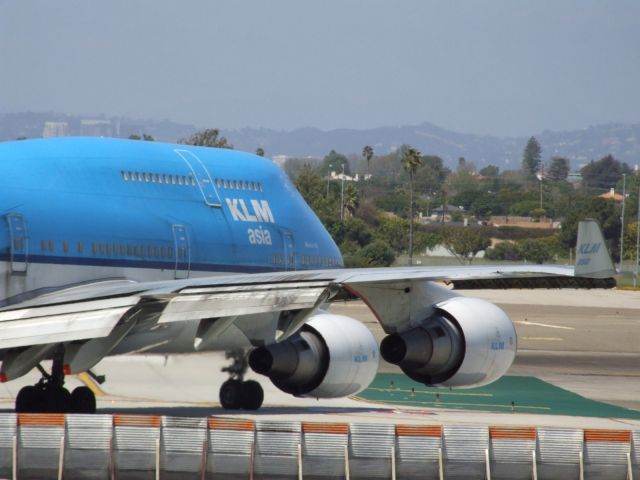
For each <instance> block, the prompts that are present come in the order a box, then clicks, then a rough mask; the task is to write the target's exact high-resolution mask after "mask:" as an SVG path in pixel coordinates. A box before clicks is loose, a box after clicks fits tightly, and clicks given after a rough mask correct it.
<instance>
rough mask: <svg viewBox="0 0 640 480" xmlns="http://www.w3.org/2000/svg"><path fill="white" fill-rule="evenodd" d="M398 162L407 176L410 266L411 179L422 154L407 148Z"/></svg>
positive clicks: (411, 241) (410, 260)
mask: <svg viewBox="0 0 640 480" xmlns="http://www.w3.org/2000/svg"><path fill="white" fill-rule="evenodd" d="M400 162H401V163H402V167H403V168H404V169H405V171H406V172H407V173H408V174H409V265H411V264H413V179H414V177H415V175H416V172H417V171H418V168H419V167H420V166H421V165H422V154H421V153H420V152H419V151H418V150H416V149H415V148H413V147H409V146H408V147H406V148H405V149H404V150H403V152H402V157H401V158H400Z"/></svg>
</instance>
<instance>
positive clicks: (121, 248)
mask: <svg viewBox="0 0 640 480" xmlns="http://www.w3.org/2000/svg"><path fill="white" fill-rule="evenodd" d="M120 256H121V257H124V243H121V244H120Z"/></svg>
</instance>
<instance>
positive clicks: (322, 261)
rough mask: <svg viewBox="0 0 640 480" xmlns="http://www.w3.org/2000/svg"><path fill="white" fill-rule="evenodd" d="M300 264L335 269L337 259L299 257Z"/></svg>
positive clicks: (319, 256)
mask: <svg viewBox="0 0 640 480" xmlns="http://www.w3.org/2000/svg"><path fill="white" fill-rule="evenodd" d="M300 264H302V265H318V266H322V267H335V266H337V265H338V259H337V258H336V257H325V256H323V255H300Z"/></svg>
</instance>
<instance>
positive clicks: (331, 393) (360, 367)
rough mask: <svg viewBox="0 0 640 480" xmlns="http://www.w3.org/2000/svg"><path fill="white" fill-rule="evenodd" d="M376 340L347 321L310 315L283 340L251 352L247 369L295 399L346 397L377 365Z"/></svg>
mask: <svg viewBox="0 0 640 480" xmlns="http://www.w3.org/2000/svg"><path fill="white" fill-rule="evenodd" d="M379 357H380V355H379V350H378V344H377V342H376V339H375V337H374V336H373V334H372V333H371V332H370V331H369V329H368V328H367V327H365V326H364V325H363V324H362V323H360V322H358V321H357V320H354V319H353V318H350V317H345V316H342V315H333V314H329V313H321V314H318V315H314V316H313V317H311V318H310V320H309V321H308V322H307V323H305V324H304V326H303V327H302V328H301V329H300V330H299V331H298V332H296V333H295V334H294V335H292V336H291V337H289V338H288V339H287V340H285V341H283V342H280V343H274V344H272V345H269V346H265V347H259V348H256V349H255V350H253V351H252V352H251V354H250V355H249V365H250V366H251V368H252V369H253V370H254V371H255V372H257V373H260V374H262V375H266V376H268V377H269V379H271V381H272V382H273V384H274V385H275V386H276V387H278V388H279V389H280V390H282V391H283V392H286V393H290V394H292V395H295V396H298V397H316V398H336V397H346V396H348V395H353V394H354V393H357V392H360V391H361V390H364V389H365V388H367V386H368V385H369V384H370V383H371V382H372V381H373V378H374V377H375V375H376V372H377V370H378V363H379V361H380V358H379Z"/></svg>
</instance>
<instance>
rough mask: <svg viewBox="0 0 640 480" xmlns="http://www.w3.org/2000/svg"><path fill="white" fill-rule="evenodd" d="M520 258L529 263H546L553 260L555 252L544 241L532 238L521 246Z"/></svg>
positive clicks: (524, 241)
mask: <svg viewBox="0 0 640 480" xmlns="http://www.w3.org/2000/svg"><path fill="white" fill-rule="evenodd" d="M520 256H521V257H522V258H523V259H525V260H526V261H528V262H532V263H545V262H548V261H549V260H551V259H552V258H553V252H552V251H551V249H550V248H549V246H548V245H547V243H545V242H544V241H543V240H539V239H532V238H530V239H527V240H523V241H522V243H521V244H520Z"/></svg>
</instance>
